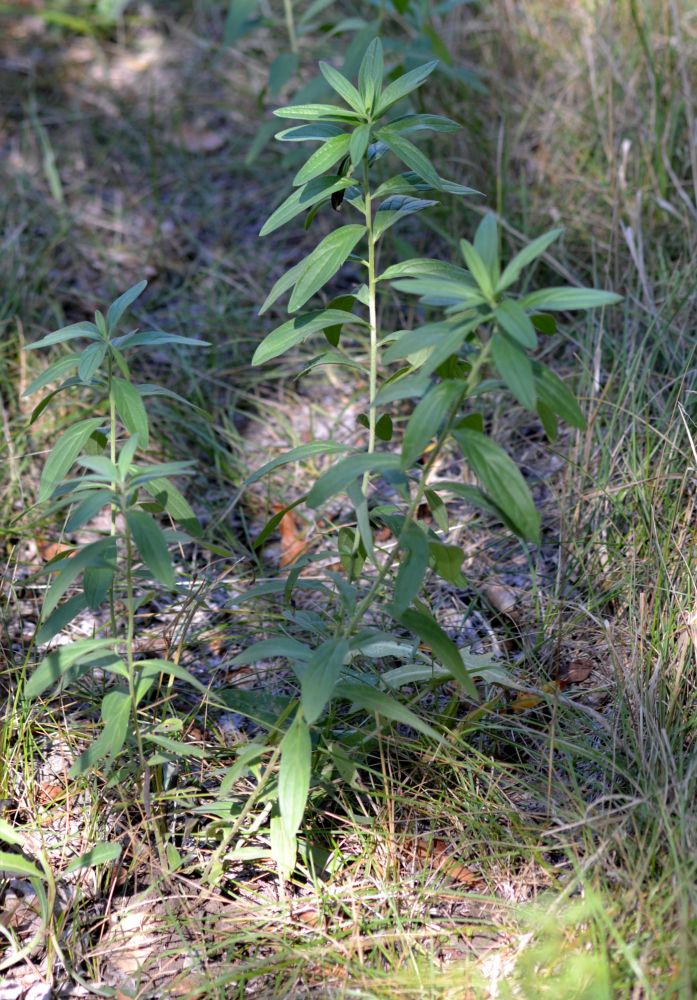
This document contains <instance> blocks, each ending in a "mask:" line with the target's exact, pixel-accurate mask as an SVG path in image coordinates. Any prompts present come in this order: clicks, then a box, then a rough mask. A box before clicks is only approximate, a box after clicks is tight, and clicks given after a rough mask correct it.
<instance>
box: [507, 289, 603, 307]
mask: <svg viewBox="0 0 697 1000" xmlns="http://www.w3.org/2000/svg"><path fill="white" fill-rule="evenodd" d="M621 301H622V296H621V295H616V294H615V292H601V291H599V290H598V289H597V288H569V287H564V286H562V287H560V288H543V289H541V290H540V291H539V292H532V293H531V294H530V295H526V296H525V298H524V299H521V301H520V304H521V305H522V306H523V307H524V308H525V309H531V310H532V309H546V310H547V311H548V312H567V311H571V310H573V309H596V308H598V307H600V306H614V305H615V304H616V303H617V302H621Z"/></svg>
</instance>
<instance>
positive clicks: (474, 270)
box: [460, 240, 494, 300]
mask: <svg viewBox="0 0 697 1000" xmlns="http://www.w3.org/2000/svg"><path fill="white" fill-rule="evenodd" d="M460 248H461V250H462V256H463V257H464V258H465V264H467V268H468V270H469V272H470V274H471V275H472V277H473V278H474V280H475V281H476V282H477V285H478V286H479V288H480V289H481V292H482V294H483V295H484V297H485V298H486V299H487V300H490V299H492V298H493V295H494V285H493V282H492V280H491V275H490V274H489V270H488V268H487V266H486V264H485V263H484V261H483V260H482V258H481V257H480V255H479V253H478V251H477V250H475V248H474V247H473V246H472V244H471V243H470V242H469V240H460Z"/></svg>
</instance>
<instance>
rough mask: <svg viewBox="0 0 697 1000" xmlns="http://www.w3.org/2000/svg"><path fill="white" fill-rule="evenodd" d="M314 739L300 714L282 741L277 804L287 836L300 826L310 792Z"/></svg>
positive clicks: (296, 830)
mask: <svg viewBox="0 0 697 1000" xmlns="http://www.w3.org/2000/svg"><path fill="white" fill-rule="evenodd" d="M311 768H312V741H311V739H310V730H309V729H308V726H307V723H306V722H305V720H304V719H303V718H302V716H301V715H300V714H299V713H298V715H297V716H296V717H295V721H294V722H293V723H292V725H291V726H290V728H289V729H288V732H287V733H286V735H285V736H284V737H283V740H282V742H281V765H280V768H279V772H278V805H279V808H280V810H281V821H282V823H283V825H284V827H285V829H286V833H287V834H288V836H294V835H295V834H296V833H297V832H298V830H299V829H300V824H301V823H302V820H303V815H304V814H305V806H306V805H307V796H308V794H309V791H310V771H311Z"/></svg>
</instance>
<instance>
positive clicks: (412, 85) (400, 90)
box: [375, 60, 438, 118]
mask: <svg viewBox="0 0 697 1000" xmlns="http://www.w3.org/2000/svg"><path fill="white" fill-rule="evenodd" d="M437 65H438V62H437V61H436V60H433V61H432V62H428V63H424V65H423V66H417V67H416V69H412V70H410V71H409V72H408V73H404V74H403V75H402V76H400V77H398V78H397V79H396V80H394V81H393V82H392V83H390V84H389V85H388V86H387V87H385V89H384V90H383V92H382V95H381V97H380V100H379V101H378V105H377V107H376V109H375V117H376V118H380V117H382V115H384V114H385V112H386V111H389V109H390V108H391V107H392V105H393V104H396V103H397V101H401V100H402V98H403V97H406V96H407V94H411V92H412V91H413V90H416V88H417V87H420V86H421V84H422V83H423V82H424V80H426V79H427V78H428V77H429V76H430V75H431V73H432V72H433V70H434V69H435V68H436V66H437Z"/></svg>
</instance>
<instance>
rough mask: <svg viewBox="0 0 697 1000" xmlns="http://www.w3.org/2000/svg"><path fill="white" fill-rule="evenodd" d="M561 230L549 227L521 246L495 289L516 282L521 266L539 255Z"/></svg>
mask: <svg viewBox="0 0 697 1000" xmlns="http://www.w3.org/2000/svg"><path fill="white" fill-rule="evenodd" d="M562 232H563V230H562V229H550V231H549V232H548V233H543V235H542V236H538V237H537V239H535V240H533V241H532V243H528V245H527V246H526V247H523V249H522V250H520V251H519V252H518V253H517V254H516V255H515V257H514V258H513V260H511V261H510V263H509V264H507V265H506V267H505V269H504V272H503V274H502V275H501V279H500V281H499V282H498V284H497V286H496V291H497V292H502V291H504V290H505V289H506V288H508V287H509V286H510V285H512V284H513V283H514V282H516V281H517V280H518V278H519V277H520V273H521V271H522V270H523V268H525V267H527V266H528V264H532V262H533V261H534V260H536V259H537V258H538V257H540V256H541V255H542V254H543V253H544V252H545V250H546V249H547V247H548V246H549V245H550V244H551V243H554V241H555V240H556V239H557V238H558V237H559V236H560V235H561V233H562Z"/></svg>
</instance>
